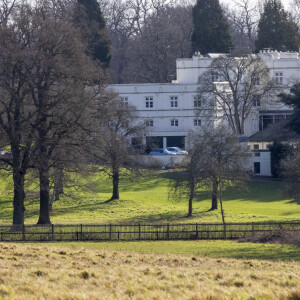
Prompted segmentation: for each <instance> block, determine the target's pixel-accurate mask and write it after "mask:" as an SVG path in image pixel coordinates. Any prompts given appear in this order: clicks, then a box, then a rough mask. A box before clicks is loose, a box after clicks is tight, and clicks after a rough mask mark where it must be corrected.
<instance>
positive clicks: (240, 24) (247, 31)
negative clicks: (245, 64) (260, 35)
mask: <svg viewBox="0 0 300 300" xmlns="http://www.w3.org/2000/svg"><path fill="white" fill-rule="evenodd" d="M233 2H234V6H230V7H229V6H227V7H224V6H223V9H224V12H225V14H226V17H227V20H228V23H229V26H230V29H231V36H232V38H233V40H234V47H235V48H236V49H250V50H252V51H253V50H254V49H255V45H254V42H255V39H256V31H257V23H258V19H259V11H258V7H257V5H256V3H255V2H254V1H253V0H235V1H233Z"/></svg>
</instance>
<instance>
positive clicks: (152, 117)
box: [110, 50, 300, 175]
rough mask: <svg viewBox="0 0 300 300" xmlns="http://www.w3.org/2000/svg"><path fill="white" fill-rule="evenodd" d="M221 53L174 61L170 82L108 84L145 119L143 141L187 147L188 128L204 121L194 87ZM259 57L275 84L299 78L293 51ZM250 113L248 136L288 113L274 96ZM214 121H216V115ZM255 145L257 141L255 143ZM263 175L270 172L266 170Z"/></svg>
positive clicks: (299, 67) (299, 60) (299, 68)
mask: <svg viewBox="0 0 300 300" xmlns="http://www.w3.org/2000/svg"><path fill="white" fill-rule="evenodd" d="M220 55H224V54H206V55H204V56H202V55H200V54H196V55H194V56H193V57H192V58H180V59H177V61H176V75H177V80H174V81H173V82H172V83H145V84H144V83H139V84H114V85H111V86H110V88H111V89H112V90H113V91H114V92H116V93H118V94H119V95H120V97H121V98H122V99H123V101H124V103H125V105H126V103H128V104H130V105H134V106H135V107H136V108H137V110H138V112H139V115H140V118H141V119H143V120H144V121H145V124H146V126H147V128H148V129H149V130H148V134H147V137H146V141H145V142H146V143H148V144H149V143H150V142H153V141H155V143H156V144H157V146H159V147H169V146H178V147H182V148H185V147H187V148H188V145H186V142H185V138H186V136H187V135H188V132H189V131H190V130H193V129H196V128H199V126H202V125H204V123H205V119H201V114H200V115H199V116H198V115H197V114H196V111H199V107H198V106H199V105H201V104H200V103H199V102H200V101H198V100H199V99H198V95H197V89H198V87H199V83H198V80H199V77H200V76H201V75H202V74H203V73H204V72H205V71H206V70H207V69H208V67H209V66H210V64H211V62H212V60H213V59H214V58H216V57H218V56H220ZM257 55H259V56H260V58H261V59H262V61H263V62H264V63H265V65H266V66H267V67H268V69H269V76H270V78H274V80H275V83H276V84H278V85H288V83H290V82H292V81H295V80H297V79H300V57H299V53H295V52H277V51H270V50H266V51H261V52H260V53H259V54H257ZM252 110H253V113H252V114H251V117H249V118H248V119H247V120H246V122H245V135H247V136H248V137H249V136H251V135H253V134H255V133H257V132H258V131H260V130H262V129H264V128H266V127H267V126H268V125H269V124H270V123H276V122H279V121H280V120H282V119H285V118H287V115H289V114H291V112H292V111H291V110H290V109H289V108H287V107H285V106H284V105H283V104H282V103H280V102H279V101H278V100H277V99H274V101H272V102H270V103H269V104H268V107H260V104H259V103H257V105H256V106H253V108H252ZM215 120H216V121H215V123H217V122H218V120H217V118H215ZM256 149H257V145H256ZM265 173H266V174H265V175H269V174H268V173H269V172H268V171H266V172H265Z"/></svg>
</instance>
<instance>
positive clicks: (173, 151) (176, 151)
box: [167, 147, 188, 154]
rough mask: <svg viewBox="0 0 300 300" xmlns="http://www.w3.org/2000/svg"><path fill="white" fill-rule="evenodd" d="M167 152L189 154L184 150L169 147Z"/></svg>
mask: <svg viewBox="0 0 300 300" xmlns="http://www.w3.org/2000/svg"><path fill="white" fill-rule="evenodd" d="M167 150H168V151H170V152H171V153H172V154H188V152H187V151H185V150H182V149H180V148H178V147H168V148H167Z"/></svg>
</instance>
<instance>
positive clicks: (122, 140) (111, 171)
mask: <svg viewBox="0 0 300 300" xmlns="http://www.w3.org/2000/svg"><path fill="white" fill-rule="evenodd" d="M94 118H95V119H94V120H95V126H99V130H97V129H96V135H94V137H93V145H94V146H93V149H92V154H93V157H94V160H95V162H96V163H97V164H99V165H100V169H99V170H100V172H104V173H105V174H106V175H108V176H109V177H110V178H112V184H113V193H112V197H111V200H115V199H119V181H120V176H121V175H125V174H126V173H128V172H131V171H133V170H138V167H139V160H138V154H139V153H140V152H139V151H137V150H135V149H133V147H132V146H131V138H141V137H142V135H143V132H144V124H143V123H141V122H140V121H139V120H138V115H137V111H136V109H135V108H134V107H133V106H127V105H125V104H124V103H123V101H121V100H120V99H119V98H118V97H117V96H116V95H114V94H111V95H108V101H107V103H106V105H102V106H101V107H99V109H98V110H96V111H95V114H94Z"/></svg>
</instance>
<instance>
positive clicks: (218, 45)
mask: <svg viewBox="0 0 300 300" xmlns="http://www.w3.org/2000/svg"><path fill="white" fill-rule="evenodd" d="M193 23H194V31H193V34H192V50H193V51H200V52H201V53H202V54H206V53H209V52H213V53H228V52H229V50H230V48H231V47H232V46H233V43H232V40H231V36H230V33H229V26H228V24H227V21H226V19H225V16H224V13H223V11H222V8H221V6H220V3H219V0H197V3H196V5H195V6H194V8H193Z"/></svg>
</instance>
